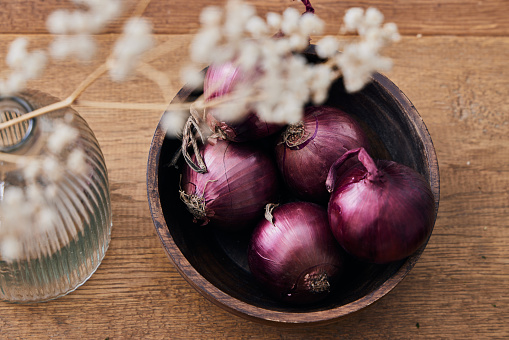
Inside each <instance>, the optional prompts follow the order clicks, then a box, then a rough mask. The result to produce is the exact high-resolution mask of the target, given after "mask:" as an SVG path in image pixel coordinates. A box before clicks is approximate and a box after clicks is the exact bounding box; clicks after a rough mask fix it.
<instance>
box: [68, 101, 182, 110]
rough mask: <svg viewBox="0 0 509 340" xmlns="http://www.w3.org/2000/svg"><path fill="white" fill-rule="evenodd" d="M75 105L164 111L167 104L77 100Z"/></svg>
mask: <svg viewBox="0 0 509 340" xmlns="http://www.w3.org/2000/svg"><path fill="white" fill-rule="evenodd" d="M76 105H79V106H86V107H94V108H100V109H120V110H154V111H164V110H166V109H167V107H168V104H164V103H160V104H158V103H121V102H101V101H92V100H81V99H80V100H78V101H76ZM182 108H189V105H186V106H184V105H182Z"/></svg>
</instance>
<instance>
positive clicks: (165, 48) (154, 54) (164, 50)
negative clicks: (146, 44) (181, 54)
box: [142, 39, 180, 63]
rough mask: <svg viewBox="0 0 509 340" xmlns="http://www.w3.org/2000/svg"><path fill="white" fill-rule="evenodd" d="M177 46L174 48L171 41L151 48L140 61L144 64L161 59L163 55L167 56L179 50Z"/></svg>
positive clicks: (173, 43)
mask: <svg viewBox="0 0 509 340" xmlns="http://www.w3.org/2000/svg"><path fill="white" fill-rule="evenodd" d="M179 48H180V47H179V46H175V42H174V41H173V40H171V39H168V40H167V41H165V42H163V43H161V44H159V45H157V46H156V47H154V48H152V49H151V50H150V51H147V53H145V54H144V55H143V57H142V61H143V62H145V63H150V62H151V61H154V60H156V59H159V58H161V57H162V56H164V55H165V54H168V53H170V52H172V51H174V50H176V49H179Z"/></svg>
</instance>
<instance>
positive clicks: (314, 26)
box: [299, 12, 325, 36]
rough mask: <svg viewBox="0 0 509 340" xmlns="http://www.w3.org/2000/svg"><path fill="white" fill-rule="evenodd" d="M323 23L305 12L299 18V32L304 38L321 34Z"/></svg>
mask: <svg viewBox="0 0 509 340" xmlns="http://www.w3.org/2000/svg"><path fill="white" fill-rule="evenodd" d="M324 26H325V23H324V22H323V21H322V20H321V19H320V18H319V17H318V16H316V15H315V14H313V13H310V12H307V13H304V14H303V15H302V16H301V17H300V23H299V31H300V33H301V34H303V35H305V36H309V35H311V34H317V35H318V34H322V32H323V29H324Z"/></svg>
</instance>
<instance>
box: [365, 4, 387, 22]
mask: <svg viewBox="0 0 509 340" xmlns="http://www.w3.org/2000/svg"><path fill="white" fill-rule="evenodd" d="M383 22H384V15H383V14H382V12H380V11H379V10H378V9H376V8H374V7H369V8H368V9H367V10H366V14H365V18H364V25H365V26H366V27H380V26H381V25H382V23H383Z"/></svg>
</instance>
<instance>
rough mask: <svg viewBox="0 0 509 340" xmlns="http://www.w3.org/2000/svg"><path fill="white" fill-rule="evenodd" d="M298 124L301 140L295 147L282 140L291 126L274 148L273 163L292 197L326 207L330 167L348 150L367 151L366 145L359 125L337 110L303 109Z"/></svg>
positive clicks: (323, 107) (319, 107)
mask: <svg viewBox="0 0 509 340" xmlns="http://www.w3.org/2000/svg"><path fill="white" fill-rule="evenodd" d="M302 123H303V128H304V133H303V137H301V138H300V139H298V141H297V142H296V143H289V142H285V140H284V138H285V137H284V136H285V133H287V131H288V129H289V128H291V126H290V127H289V128H287V130H285V131H283V133H282V135H281V137H280V140H279V142H278V145H277V146H276V162H277V165H278V168H279V171H280V173H281V174H282V177H283V179H284V181H285V183H286V185H287V186H288V187H289V188H290V190H291V192H292V193H293V194H295V195H296V196H298V197H299V198H301V199H303V200H307V201H313V202H316V203H326V202H327V200H328V199H329V193H328V192H327V190H326V187H325V180H326V179H327V174H328V172H329V168H330V166H331V165H332V164H333V163H334V161H336V160H337V159H338V158H339V157H340V156H341V155H343V154H344V153H345V152H346V151H348V150H350V149H356V148H359V147H364V148H367V149H369V141H368V138H367V136H366V134H365V132H364V131H363V130H362V128H361V127H360V125H359V124H358V123H357V122H356V121H355V120H354V119H353V118H352V117H351V116H350V115H348V114H347V113H346V112H344V111H342V110H340V109H337V108H333V107H329V106H311V107H307V108H306V109H305V113H304V119H303V121H302ZM299 143H300V144H299ZM294 144H297V145H294Z"/></svg>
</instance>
